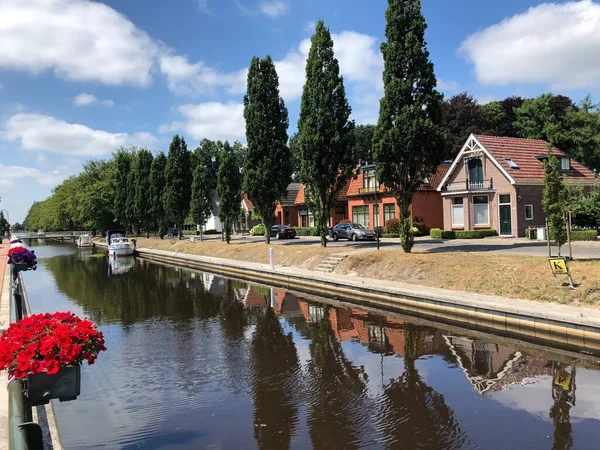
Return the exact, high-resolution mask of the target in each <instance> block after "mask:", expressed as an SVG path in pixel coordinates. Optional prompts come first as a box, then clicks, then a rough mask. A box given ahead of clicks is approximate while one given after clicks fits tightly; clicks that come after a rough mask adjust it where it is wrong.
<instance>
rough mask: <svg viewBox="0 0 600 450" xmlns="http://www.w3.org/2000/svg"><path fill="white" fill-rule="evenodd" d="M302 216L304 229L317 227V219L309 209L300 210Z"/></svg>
mask: <svg viewBox="0 0 600 450" xmlns="http://www.w3.org/2000/svg"><path fill="white" fill-rule="evenodd" d="M298 214H299V215H300V219H301V220H300V222H301V226H303V227H314V226H315V218H314V216H313V215H312V213H311V212H310V211H309V210H308V209H307V208H300V210H299V211H298Z"/></svg>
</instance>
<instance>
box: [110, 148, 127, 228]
mask: <svg viewBox="0 0 600 450" xmlns="http://www.w3.org/2000/svg"><path fill="white" fill-rule="evenodd" d="M113 157H114V160H115V165H116V167H117V172H116V177H115V204H114V214H115V218H116V219H117V224H118V226H120V227H127V226H128V225H129V220H128V217H127V198H128V195H129V193H128V190H127V180H128V177H129V171H130V169H131V153H130V152H129V151H127V150H125V149H124V148H123V147H121V148H120V149H119V150H117V151H116V152H115V154H114V155H113Z"/></svg>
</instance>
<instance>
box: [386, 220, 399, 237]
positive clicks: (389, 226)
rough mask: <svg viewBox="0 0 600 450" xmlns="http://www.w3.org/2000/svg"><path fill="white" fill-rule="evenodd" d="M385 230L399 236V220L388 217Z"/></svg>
mask: <svg viewBox="0 0 600 450" xmlns="http://www.w3.org/2000/svg"><path fill="white" fill-rule="evenodd" d="M385 232H386V233H392V234H398V236H400V220H398V219H390V220H388V221H387V222H386V223H385Z"/></svg>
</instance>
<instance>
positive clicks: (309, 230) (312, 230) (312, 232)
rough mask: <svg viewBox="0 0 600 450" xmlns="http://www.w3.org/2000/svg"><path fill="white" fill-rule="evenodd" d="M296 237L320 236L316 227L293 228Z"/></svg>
mask: <svg viewBox="0 0 600 450" xmlns="http://www.w3.org/2000/svg"><path fill="white" fill-rule="evenodd" d="M294 228H295V229H296V235H297V236H321V234H320V233H319V229H318V228H317V227H294Z"/></svg>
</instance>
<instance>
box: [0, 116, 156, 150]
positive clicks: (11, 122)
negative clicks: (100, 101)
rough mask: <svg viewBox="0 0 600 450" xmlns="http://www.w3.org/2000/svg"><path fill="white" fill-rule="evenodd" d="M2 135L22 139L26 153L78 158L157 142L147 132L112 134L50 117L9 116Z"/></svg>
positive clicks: (8, 138) (7, 137) (11, 139)
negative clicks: (52, 153) (37, 152)
mask: <svg viewBox="0 0 600 450" xmlns="http://www.w3.org/2000/svg"><path fill="white" fill-rule="evenodd" d="M0 136H1V137H2V138H4V139H7V140H9V141H14V140H19V141H20V143H21V146H22V147H23V148H24V149H25V150H36V151H40V150H43V151H49V152H54V153H59V154H62V155H75V156H102V155H106V154H109V153H111V152H112V151H114V150H115V149H117V148H119V147H121V146H124V147H128V146H130V145H139V146H150V145H153V144H154V143H155V142H156V138H155V137H154V136H152V135H151V134H150V133H146V132H142V133H135V134H132V135H130V134H127V133H109V132H108V131H103V130H94V129H92V128H89V127H87V126H85V125H80V124H71V123H68V122H65V121H63V120H59V119H56V118H54V117H51V116H44V115H41V114H28V113H19V114H15V115H13V116H11V117H9V119H8V120H7V121H6V124H5V129H4V131H3V132H2V134H0Z"/></svg>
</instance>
